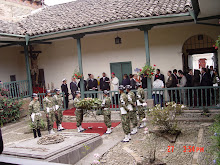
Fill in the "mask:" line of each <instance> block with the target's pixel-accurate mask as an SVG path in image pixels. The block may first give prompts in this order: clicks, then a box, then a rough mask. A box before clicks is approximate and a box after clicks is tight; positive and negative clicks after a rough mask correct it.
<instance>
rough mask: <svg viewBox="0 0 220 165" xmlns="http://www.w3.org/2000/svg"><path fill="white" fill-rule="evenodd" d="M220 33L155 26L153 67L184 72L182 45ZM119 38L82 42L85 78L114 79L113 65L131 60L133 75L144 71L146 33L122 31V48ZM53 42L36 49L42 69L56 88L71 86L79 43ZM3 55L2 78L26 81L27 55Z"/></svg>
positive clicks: (104, 35) (102, 37)
mask: <svg viewBox="0 0 220 165" xmlns="http://www.w3.org/2000/svg"><path fill="white" fill-rule="evenodd" d="M219 33H220V29H219V28H218V27H212V26H205V25H195V24H191V25H190V24H185V25H172V26H164V27H154V28H153V29H151V30H150V31H149V42H150V56H151V64H152V65H153V64H156V65H157V68H160V69H161V72H162V73H163V74H165V75H166V73H167V71H168V70H173V69H174V68H176V69H182V68H183V65H182V46H183V44H184V42H185V41H186V40H187V39H188V38H190V37H191V36H193V35H197V34H206V35H208V36H210V37H211V38H213V39H214V40H216V39H217V36H218V35H219ZM116 36H117V32H114V33H102V34H98V35H87V36H85V37H84V38H83V39H82V40H81V43H82V60H83V72H84V75H85V78H87V74H88V73H92V74H94V75H95V77H97V76H101V74H102V72H106V73H107V75H108V76H110V63H112V62H125V61H131V62H132V71H133V73H134V69H135V68H137V67H138V68H141V67H142V66H143V65H144V64H145V62H146V57H145V45H144V34H143V32H142V31H138V30H136V31H135V30H132V31H125V32H119V33H118V36H120V37H121V38H122V44H119V45H116V44H115V43H114V38H115V37H116ZM52 42H53V43H52V44H51V45H35V46H34V47H35V50H41V51H42V53H41V54H40V55H39V57H38V59H39V61H38V63H39V69H44V73H45V81H46V84H48V83H49V84H51V82H52V83H54V87H60V85H61V83H62V79H63V78H67V80H68V85H69V83H70V80H71V76H72V75H73V72H74V69H75V68H77V67H78V58H77V48H76V40H74V39H72V38H68V39H62V40H57V41H52ZM0 52H1V55H0V69H1V72H0V78H1V79H2V80H3V81H9V78H10V77H9V75H10V74H16V76H17V75H18V76H17V79H24V77H25V78H26V70H25V60H24V56H23V55H22V54H20V51H18V48H16V47H13V50H12V47H11V48H1V49H0ZM219 52H220V51H219ZM3 54H7V56H6V55H5V56H4V55H3ZM12 59H13V60H12ZM15 59H16V60H15ZM9 64H10V66H9ZM219 66H220V53H219Z"/></svg>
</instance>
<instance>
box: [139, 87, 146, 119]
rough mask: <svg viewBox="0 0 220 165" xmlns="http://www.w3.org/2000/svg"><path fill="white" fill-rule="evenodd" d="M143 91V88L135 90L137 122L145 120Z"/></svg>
mask: <svg viewBox="0 0 220 165" xmlns="http://www.w3.org/2000/svg"><path fill="white" fill-rule="evenodd" d="M144 98H145V96H144V90H143V88H138V90H137V108H138V116H139V121H140V122H142V120H143V118H145V112H144V108H143V103H144Z"/></svg>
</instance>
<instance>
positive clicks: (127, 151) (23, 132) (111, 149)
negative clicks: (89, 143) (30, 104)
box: [2, 113, 213, 165]
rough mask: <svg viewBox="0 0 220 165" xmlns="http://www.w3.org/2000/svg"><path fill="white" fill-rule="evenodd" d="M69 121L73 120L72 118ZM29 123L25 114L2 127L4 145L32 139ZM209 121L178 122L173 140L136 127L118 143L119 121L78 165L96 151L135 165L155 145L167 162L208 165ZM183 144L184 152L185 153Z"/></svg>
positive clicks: (109, 160)
mask: <svg viewBox="0 0 220 165" xmlns="http://www.w3.org/2000/svg"><path fill="white" fill-rule="evenodd" d="M114 116H115V117H114ZM102 118H103V116H99V117H98V120H97V121H99V122H102V121H103V119H102ZM114 118H115V120H119V119H120V115H119V114H118V113H115V114H113V120H114ZM71 120H72V121H74V118H72V119H71ZM92 120H94V119H91V117H88V118H85V122H90V121H92ZM28 123H29V118H28V117H25V118H22V119H20V121H19V122H16V123H10V124H7V125H6V126H3V128H2V133H3V139H4V145H5V146H7V145H9V144H11V143H14V142H16V143H19V142H21V141H24V140H26V139H31V138H33V134H32V132H31V131H30V128H29V125H28ZM210 124H211V123H202V122H179V127H180V128H181V131H182V133H181V134H180V135H179V137H178V138H177V141H176V143H169V142H168V141H167V140H166V139H164V138H162V137H156V136H154V135H151V136H149V135H148V134H144V129H139V130H138V133H137V134H136V135H133V136H132V140H131V141H130V142H129V143H121V140H122V139H123V137H124V134H123V131H122V127H121V124H119V125H118V126H117V127H116V128H114V129H113V133H112V134H110V135H103V136H102V138H103V144H102V145H101V146H99V147H98V148H97V149H95V150H94V151H93V152H91V153H90V154H88V155H87V156H85V157H84V158H83V159H82V160H80V161H79V162H78V163H77V165H87V164H88V165H89V164H91V163H92V162H93V161H94V160H95V159H96V158H94V154H95V153H98V154H100V155H101V159H100V162H101V164H106V165H116V164H117V165H134V164H136V163H137V162H139V161H140V162H141V161H143V160H146V159H148V157H149V154H150V151H153V149H154V148H156V153H155V154H156V158H157V159H159V160H161V161H162V162H164V163H167V165H190V164H201V165H209V164H210V165H211V164H212V162H213V161H212V156H211V155H209V149H208V146H209V145H210V138H209V136H210V132H209V130H208V126H210ZM147 127H149V128H150V129H153V127H152V125H151V124H150V123H148V126H147ZM64 132H76V129H69V130H64ZM47 133H48V132H47V131H42V135H46V134H47ZM169 146H170V147H169ZM189 146H191V147H193V146H194V148H195V149H196V147H200V148H203V147H204V152H203V150H201V151H198V152H194V151H191V152H190V151H189V149H188V148H189ZM185 147H186V152H184V151H185Z"/></svg>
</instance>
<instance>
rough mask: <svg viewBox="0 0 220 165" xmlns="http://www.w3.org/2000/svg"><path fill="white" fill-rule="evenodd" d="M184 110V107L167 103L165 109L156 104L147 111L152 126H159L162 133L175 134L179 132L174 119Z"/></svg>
mask: <svg viewBox="0 0 220 165" xmlns="http://www.w3.org/2000/svg"><path fill="white" fill-rule="evenodd" d="M185 108H186V106H184V105H182V104H176V103H175V102H168V103H166V106H165V107H161V105H159V104H158V105H156V106H155V107H153V108H151V109H149V116H150V121H151V123H152V124H153V125H156V126H159V130H160V131H161V132H162V133H169V134H176V133H177V132H179V130H178V127H177V121H176V117H177V116H178V115H180V114H181V113H182V110H183V109H185Z"/></svg>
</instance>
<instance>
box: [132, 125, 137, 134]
mask: <svg viewBox="0 0 220 165" xmlns="http://www.w3.org/2000/svg"><path fill="white" fill-rule="evenodd" d="M136 133H137V127H134V128H133V130H132V131H131V135H134V134H136Z"/></svg>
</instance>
